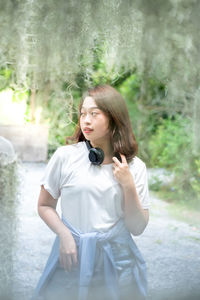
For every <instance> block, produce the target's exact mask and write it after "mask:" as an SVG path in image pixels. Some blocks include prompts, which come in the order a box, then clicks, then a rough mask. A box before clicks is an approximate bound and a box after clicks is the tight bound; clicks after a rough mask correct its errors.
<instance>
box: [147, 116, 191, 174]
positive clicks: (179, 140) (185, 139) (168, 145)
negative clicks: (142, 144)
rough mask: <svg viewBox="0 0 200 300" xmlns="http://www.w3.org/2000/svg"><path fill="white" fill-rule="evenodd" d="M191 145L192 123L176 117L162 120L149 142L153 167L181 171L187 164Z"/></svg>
mask: <svg viewBox="0 0 200 300" xmlns="http://www.w3.org/2000/svg"><path fill="white" fill-rule="evenodd" d="M190 145H191V123H190V122H189V120H187V119H185V118H182V117H181V116H178V115H177V116H176V117H175V119H162V120H161V125H159V126H158V128H157V130H156V133H155V134H154V135H152V137H151V139H150V142H149V150H150V155H151V165H152V167H153V166H159V167H161V168H162V167H164V168H173V170H174V171H175V172H178V171H180V168H181V166H182V165H183V164H184V163H185V159H186V157H187V155H188V150H189V149H190Z"/></svg>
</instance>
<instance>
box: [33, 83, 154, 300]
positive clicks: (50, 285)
mask: <svg viewBox="0 0 200 300" xmlns="http://www.w3.org/2000/svg"><path fill="white" fill-rule="evenodd" d="M73 138H74V140H75V143H73V144H71V145H66V146H62V147H59V148H58V149H57V150H56V151H55V153H54V154H53V156H52V157H51V159H50V161H49V163H48V165H47V167H46V170H45V173H44V176H43V178H42V181H41V192H40V195H39V200H38V212H39V215H40V217H41V218H42V219H43V220H44V222H45V223H46V224H47V225H48V226H49V227H50V228H51V230H53V231H54V232H55V233H56V235H57V236H56V240H55V242H54V245H53V248H52V251H51V254H50V256H49V259H48V261H47V264H46V267H45V269H44V272H43V274H42V276H41V278H40V280H39V283H38V285H37V287H36V290H35V293H34V297H33V299H37V298H38V297H39V299H45V300H55V299H60V300H61V299H63V300H67V299H70V300H76V299H79V300H86V299H87V300H88V299H91V300H95V299H109V300H111V299H113V300H122V299H123V300H126V299H127V300H129V299H145V297H146V291H147V285H146V267H145V262H144V260H143V258H142V255H141V253H140V252H139V250H138V248H137V246H136V245H135V242H134V240H133V239H132V237H131V234H133V235H140V234H141V233H142V232H143V231H144V229H145V227H146V226H147V223H148V219H149V211H148V208H149V195H148V183H147V173H146V166H145V164H144V162H143V161H142V160H141V159H139V158H138V157H137V156H136V154H137V143H136V140H135V136H134V134H133V131H132V128H131V122H130V119H129V115H128V110H127V107H126V104H125V101H124V99H123V98H122V96H121V95H120V94H119V93H118V92H117V91H116V90H115V89H114V88H112V87H111V86H108V85H104V86H97V87H95V88H93V89H90V90H89V91H88V92H87V93H86V94H85V95H84V96H83V98H82V100H81V103H80V107H79V122H78V125H77V129H76V131H75V134H74V136H73ZM59 197H60V198H61V210H62V217H60V216H59V215H58V213H57V212H56V205H57V201H58V198H59Z"/></svg>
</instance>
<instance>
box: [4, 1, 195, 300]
mask: <svg viewBox="0 0 200 300" xmlns="http://www.w3.org/2000/svg"><path fill="white" fill-rule="evenodd" d="M199 13H200V2H199V1H197V0H196V1H195V0H189V1H188V0H187V1H186V0H167V1H161V0H149V1H144V0H140V1H139V0H135V1H129V0H127V1H121V0H109V1H99V2H97V1H93V0H83V1H78V0H71V1H65V0H60V1H53V0H51V1H45V0H43V1H41V0H40V1H39V0H34V1H33V0H21V1H18V0H7V1H3V0H1V1H0V22H1V26H0V37H1V38H0V137H1V138H0V189H1V196H0V205H1V221H0V222H1V223H2V224H1V240H2V242H1V245H3V244H5V245H9V246H8V247H2V250H1V252H2V253H1V260H2V262H1V265H2V268H1V271H0V276H1V277H0V281H1V286H2V287H5V286H7V284H8V287H9V284H10V282H11V281H12V280H11V276H10V275H9V276H7V275H6V274H11V273H12V270H13V261H12V259H13V250H12V249H15V248H14V240H15V237H16V231H15V230H16V228H17V224H18V223H19V214H18V213H17V211H19V207H20V205H22V202H23V201H25V200H23V201H22V199H24V198H23V197H24V196H22V194H23V193H24V189H23V184H22V182H23V180H24V179H23V178H26V175H27V174H31V173H30V172H31V170H33V172H36V173H34V174H36V175H34V176H36V177H37V176H38V173H37V172H39V171H38V170H40V169H41V168H43V167H44V165H45V162H47V161H48V159H49V158H50V157H51V155H52V153H53V152H54V151H55V150H56V149H57V147H59V146H60V145H64V144H65V141H66V137H68V136H70V135H72V134H73V131H74V128H75V125H76V122H77V119H78V114H77V108H78V103H79V101H80V97H81V95H82V93H83V91H85V90H86V89H88V88H89V87H93V86H94V85H97V84H105V83H107V84H110V85H112V86H113V87H115V88H116V89H117V90H118V91H119V92H120V93H121V94H122V95H123V97H124V99H125V101H126V103H127V106H128V109H129V113H130V117H131V122H132V126H133V130H134V133H135V136H136V139H137V142H138V145H139V154H138V156H139V157H140V158H141V159H142V160H144V162H145V163H146V165H147V168H148V172H149V175H150V176H149V187H150V190H151V193H152V195H153V196H152V197H157V198H159V199H160V200H162V201H164V202H163V203H166V206H165V210H167V212H168V213H169V216H171V217H174V218H176V219H177V220H180V221H181V222H186V223H187V224H190V225H191V226H193V228H196V229H197V228H199V227H200V221H199V220H200V210H199V208H200V136H199V132H200V99H199V98H200V83H199V82H200V81H199V79H200V64H199V55H200V54H199V53H200V51H199V50H200V32H199ZM36 166H37V167H36ZM37 168H39V169H37ZM36 169H37V170H36ZM42 170H43V169H42ZM20 172H21V173H20ZM23 172H25V173H24V174H25V175H23V174H22V173H23ZM26 172H27V174H26ZM20 174H21V175H20ZM23 176H24V177H23ZM27 176H28V175H27ZM30 177H31V175H30ZM30 182H31V181H30ZM30 182H29V184H30ZM37 184H38V183H37ZM30 191H32V192H33V190H30ZM30 191H29V192H27V193H30ZM36 196H37V194H36ZM36 196H35V197H36ZM26 197H29V198H30V195H29V196H27V194H26V196H25V199H27V198H26ZM30 199H31V198H30ZM34 201H36V200H35V199H34ZM20 203H21V204H20ZM33 214H34V216H36V214H37V213H36V208H35V207H34V213H33ZM24 216H27V211H26V210H24ZM22 220H24V219H23V218H22ZM8 224H9V225H8ZM29 225H30V224H29ZM31 226H33V224H32V225H31ZM196 240H198V238H197V239H196ZM199 240H200V239H199ZM199 240H198V242H199ZM7 249H10V250H9V251H7ZM36 251H38V249H37V250H36ZM35 255H36V254H35ZM5 257H6V260H5V259H4V258H5ZM8 261H9V264H8ZM5 262H6V263H5ZM6 289H7V288H4V290H6ZM8 289H9V288H8ZM4 296H5V297H6V293H5V295H4ZM21 299H22V298H21ZM182 299H183V298H182Z"/></svg>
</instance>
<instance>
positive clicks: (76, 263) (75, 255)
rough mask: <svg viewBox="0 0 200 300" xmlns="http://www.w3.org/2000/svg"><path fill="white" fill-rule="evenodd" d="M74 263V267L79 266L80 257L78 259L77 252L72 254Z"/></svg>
mask: <svg viewBox="0 0 200 300" xmlns="http://www.w3.org/2000/svg"><path fill="white" fill-rule="evenodd" d="M72 263H73V265H74V266H77V265H78V257H77V252H76V253H74V254H72Z"/></svg>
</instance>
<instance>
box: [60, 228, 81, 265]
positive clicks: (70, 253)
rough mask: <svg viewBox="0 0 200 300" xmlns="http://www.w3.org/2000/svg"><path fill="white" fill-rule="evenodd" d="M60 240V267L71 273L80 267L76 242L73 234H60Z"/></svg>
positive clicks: (66, 232)
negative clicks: (73, 269)
mask: <svg viewBox="0 0 200 300" xmlns="http://www.w3.org/2000/svg"><path fill="white" fill-rule="evenodd" d="M59 239H60V257H59V260H60V265H61V266H62V267H63V268H64V269H65V270H66V271H71V270H72V268H73V267H77V265H78V255H77V246H76V242H75V240H74V238H73V236H72V234H71V233H69V232H68V231H63V232H61V233H59Z"/></svg>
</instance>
